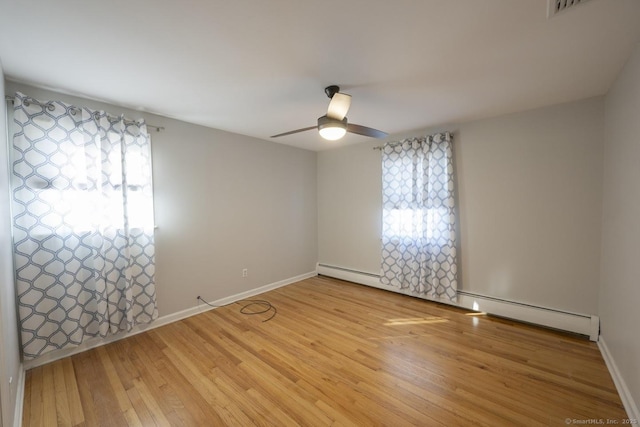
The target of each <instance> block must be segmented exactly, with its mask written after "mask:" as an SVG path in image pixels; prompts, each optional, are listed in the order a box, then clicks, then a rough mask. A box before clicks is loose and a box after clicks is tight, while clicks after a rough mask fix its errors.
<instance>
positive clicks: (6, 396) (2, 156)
mask: <svg viewBox="0 0 640 427" xmlns="http://www.w3.org/2000/svg"><path fill="white" fill-rule="evenodd" d="M0 95H1V96H2V102H0V342H1V345H0V401H1V403H2V405H1V408H2V411H1V413H2V416H1V417H0V418H1V420H0V426H5V427H10V426H13V423H14V419H13V418H14V413H15V407H16V403H17V399H16V392H17V386H18V380H19V377H20V370H21V369H22V367H21V364H20V351H19V347H18V325H17V321H16V309H15V291H14V277H13V251H12V243H11V213H10V211H9V205H10V203H9V202H10V198H9V197H10V187H9V170H8V159H7V154H8V153H7V140H6V135H7V130H6V126H5V125H6V121H5V117H6V113H5V111H6V106H5V102H4V75H3V73H2V67H1V64H0ZM21 399H22V398H21Z"/></svg>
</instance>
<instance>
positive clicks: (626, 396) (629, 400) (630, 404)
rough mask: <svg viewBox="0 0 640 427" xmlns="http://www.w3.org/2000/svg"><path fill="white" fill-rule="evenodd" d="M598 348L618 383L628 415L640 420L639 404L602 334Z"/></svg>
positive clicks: (616, 383)
mask: <svg viewBox="0 0 640 427" xmlns="http://www.w3.org/2000/svg"><path fill="white" fill-rule="evenodd" d="M598 348H599V349H600V353H601V354H602V358H603V359H604V363H605V364H606V365H607V368H608V369H609V373H610V374H611V378H612V379H613V383H614V384H615V385H616V390H618V394H619V395H620V399H621V400H622V404H623V405H624V410H625V411H627V417H628V418H629V419H630V420H640V411H638V405H637V404H636V402H635V400H633V396H632V395H631V392H630V391H629V388H628V387H627V383H626V382H625V381H624V378H623V377H622V375H621V374H620V371H619V370H618V365H616V362H615V360H614V359H613V355H612V354H611V351H609V347H607V342H606V341H605V338H604V337H602V336H601V337H600V340H599V341H598Z"/></svg>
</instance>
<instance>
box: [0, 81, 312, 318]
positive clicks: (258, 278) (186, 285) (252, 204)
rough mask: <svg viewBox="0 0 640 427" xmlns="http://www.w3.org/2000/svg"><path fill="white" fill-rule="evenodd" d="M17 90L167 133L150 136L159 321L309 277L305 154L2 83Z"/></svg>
mask: <svg viewBox="0 0 640 427" xmlns="http://www.w3.org/2000/svg"><path fill="white" fill-rule="evenodd" d="M16 90H20V91H21V92H24V93H25V94H27V95H30V96H34V97H36V98H38V99H41V100H49V99H58V100H66V101H67V102H71V103H74V104H76V105H86V106H91V107H93V108H103V109H105V110H106V111H108V112H111V113H114V114H119V113H124V114H125V115H126V116H127V117H131V118H136V117H140V116H141V115H142V116H144V117H145V118H146V119H147V123H150V124H155V125H160V126H164V127H165V128H166V130H165V131H163V132H160V133H156V132H151V139H152V149H153V168H154V169H153V173H154V196H155V217H156V224H157V226H158V229H157V230H156V282H157V283H156V286H157V299H158V309H159V312H160V316H165V315H169V314H173V313H176V312H178V311H181V310H185V309H188V308H191V307H195V306H197V301H196V296H198V295H201V296H202V297H203V298H205V299H207V300H216V299H219V298H223V297H228V296H232V295H235V294H238V293H241V292H244V291H249V290H252V289H255V288H258V287H260V286H263V285H268V284H271V283H274V282H279V281H281V280H286V279H289V278H292V277H295V276H298V275H302V274H305V273H310V272H313V271H315V263H316V260H317V228H316V222H317V207H316V202H317V197H316V154H315V153H314V152H311V151H307V150H302V149H296V148H293V147H289V146H284V145H281V144H275V143H270V142H266V141H262V140H257V139H254V138H250V137H246V136H241V135H237V134H231V133H228V132H224V131H220V130H215V129H210V128H205V127H202V126H196V125H191V124H187V123H184V122H180V121H177V120H172V119H168V118H166V117H161V116H157V115H153V114H142V113H140V112H137V111H131V110H128V109H125V108H120V107H116V106H113V105H105V104H101V103H98V102H94V101H90V100H86V99H78V98H74V97H71V96H67V95H63V94H58V93H53V92H50V91H46V90H42V89H37V88H33V87H29V86H23V85H19V84H17V83H14V82H7V93H9V94H12V93H14V92H15V91H16ZM243 268H247V269H248V270H249V275H248V277H246V278H242V277H241V271H242V269H243Z"/></svg>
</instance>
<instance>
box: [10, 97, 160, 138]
mask: <svg viewBox="0 0 640 427" xmlns="http://www.w3.org/2000/svg"><path fill="white" fill-rule="evenodd" d="M4 100H5V101H6V102H14V101H15V100H16V98H15V97H13V96H10V95H5V97H4ZM29 103H31V104H36V105H39V106H41V107H47V108H49V107H50V106H52V105H53V104H51V103H52V101H49V102H47V103H46V104H45V103H42V102H39V101H36V100H35V99H33V98H30V99H29ZM71 109H72V110H75V111H77V112H80V111H81V109H80V108H78V107H74V106H72V107H71ZM107 118H117V117H116V116H112V115H111V114H108V113H107ZM124 122H125V123H129V124H133V123H135V122H134V121H133V120H125V121H124ZM146 125H147V129H148V128H151V129H155V131H156V132H162V131H163V130H164V126H157V125H152V124H149V123H146Z"/></svg>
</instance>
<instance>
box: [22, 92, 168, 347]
mask: <svg viewBox="0 0 640 427" xmlns="http://www.w3.org/2000/svg"><path fill="white" fill-rule="evenodd" d="M14 128H15V134H14V137H13V150H12V153H11V156H12V162H13V177H12V186H13V201H14V203H13V216H14V224H13V226H14V229H13V234H14V253H15V255H14V257H15V267H16V280H17V284H16V285H17V298H18V312H19V317H20V324H21V336H22V346H23V351H24V356H25V359H32V358H35V357H37V356H40V355H42V354H44V353H46V352H48V351H51V350H55V349H62V348H66V347H71V346H77V345H78V344H80V343H82V342H83V341H84V340H86V339H87V338H91V337H105V336H107V335H108V334H113V333H116V332H118V331H122V330H131V328H132V327H133V326H134V325H136V324H140V323H149V322H150V321H152V320H153V319H155V318H157V317H158V310H157V307H156V296H155V283H154V274H155V261H154V235H153V228H154V227H153V226H154V224H153V199H152V183H151V150H150V138H149V135H148V133H147V129H146V125H145V123H144V121H143V120H138V121H130V120H125V119H124V117H113V116H110V115H108V114H107V113H105V112H104V111H93V110H90V109H88V108H77V107H73V106H71V105H67V104H64V103H62V102H57V101H50V102H41V101H37V100H34V99H32V98H29V97H26V96H25V95H23V94H21V93H17V94H16V96H15V101H14Z"/></svg>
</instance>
